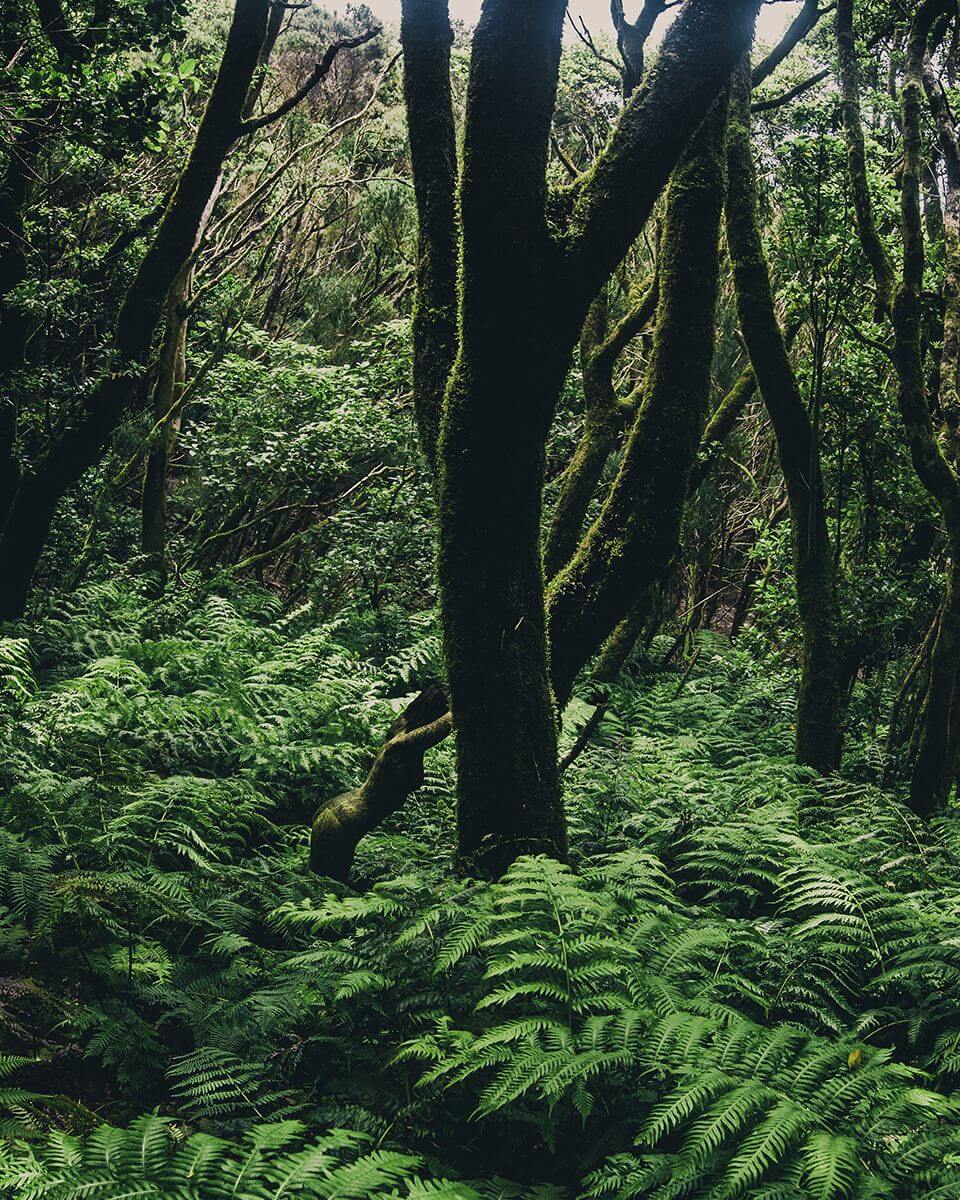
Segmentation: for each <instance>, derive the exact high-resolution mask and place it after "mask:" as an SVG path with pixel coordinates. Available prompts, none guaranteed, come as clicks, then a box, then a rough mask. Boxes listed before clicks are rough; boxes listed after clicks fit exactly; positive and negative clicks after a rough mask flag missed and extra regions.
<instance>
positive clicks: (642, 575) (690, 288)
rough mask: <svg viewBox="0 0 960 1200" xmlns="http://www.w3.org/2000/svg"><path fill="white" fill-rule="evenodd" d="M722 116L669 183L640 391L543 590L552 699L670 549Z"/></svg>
mask: <svg viewBox="0 0 960 1200" xmlns="http://www.w3.org/2000/svg"><path fill="white" fill-rule="evenodd" d="M725 121H726V102H725V100H724V101H722V102H719V101H718V103H717V104H716V106H715V109H714V111H713V112H712V113H711V114H710V115H709V116H708V117H707V119H706V120H705V122H704V124H703V127H702V129H701V130H700V132H699V133H698V135H697V136H696V138H695V139H694V140H693V142H691V144H690V146H689V147H688V149H687V152H686V154H685V156H684V158H683V160H682V162H681V163H680V165H679V166H678V168H677V170H676V171H675V173H674V177H673V179H672V180H671V183H670V190H669V195H668V200H667V209H666V216H665V218H664V228H663V235H662V238H661V252H660V298H659V305H658V311H657V326H656V334H655V340H654V349H653V356H652V359H651V364H650V370H649V374H648V377H647V381H646V385H645V390H644V398H643V401H642V403H641V405H640V408H639V411H638V413H637V417H636V419H635V421H634V424H633V427H632V429H631V430H630V433H629V436H628V438H627V443H626V445H625V447H624V451H623V457H622V461H621V464H620V470H619V472H618V474H617V477H616V479H615V480H614V482H613V484H612V486H611V489H610V492H609V494H608V496H607V498H606V500H605V502H604V505H603V508H602V509H601V512H600V515H599V516H598V517H597V520H596V521H595V522H594V524H593V525H592V526H591V528H590V530H589V531H588V532H587V534H586V536H585V537H584V540H583V542H582V544H581V546H580V548H579V550H578V551H577V553H576V555H575V556H574V558H573V559H572V560H571V561H570V563H568V564H567V566H566V567H565V568H564V569H563V570H562V571H561V572H560V574H559V575H558V576H557V578H556V579H555V580H553V582H552V583H551V585H550V590H549V599H548V604H549V612H550V639H551V644H552V646H553V662H552V669H553V682H554V687H555V688H556V693H557V698H558V700H559V701H560V703H561V704H563V703H565V702H566V701H567V699H569V697H570V694H571V691H572V688H573V683H574V680H575V679H576V676H577V674H578V673H579V671H580V670H581V669H582V667H583V666H584V664H585V663H586V662H588V661H589V659H590V658H592V657H593V655H594V654H595V653H596V652H597V651H598V650H599V649H600V647H601V646H602V645H603V643H604V641H605V640H606V639H607V638H608V637H609V636H610V634H611V633H612V632H613V630H614V629H615V628H616V626H617V625H618V623H619V622H620V621H621V620H622V618H623V617H624V615H625V614H626V613H627V612H628V611H629V610H630V608H631V607H632V605H633V603H634V602H635V600H636V599H637V597H638V595H639V594H641V593H642V592H643V591H645V590H646V589H647V588H649V587H650V586H651V585H652V584H653V583H654V582H655V581H656V580H657V579H658V578H659V577H660V576H661V574H662V573H663V572H664V571H665V570H666V569H667V568H668V566H669V564H670V562H671V561H672V559H673V555H674V552H675V550H676V545H677V537H678V534H679V530H680V519H681V516H682V513H683V507H684V502H685V500H686V497H687V484H688V480H689V477H690V474H691V471H692V469H693V465H694V461H695V459H696V454H697V450H698V448H699V446H700V440H701V437H702V434H703V428H704V424H705V422H706V417H707V396H708V393H709V384H710V366H711V363H712V360H713V329H714V317H715V303H716V294H717V286H718V269H719V268H718V233H719V221H720V213H721V210H722V206H723V134H724V128H725Z"/></svg>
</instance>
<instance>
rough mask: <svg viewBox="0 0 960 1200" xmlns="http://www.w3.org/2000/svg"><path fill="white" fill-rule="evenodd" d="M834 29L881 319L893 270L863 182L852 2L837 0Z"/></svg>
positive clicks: (859, 215)
mask: <svg viewBox="0 0 960 1200" xmlns="http://www.w3.org/2000/svg"><path fill="white" fill-rule="evenodd" d="M834 26H835V30H836V36H837V52H838V56H839V60H840V111H841V113H842V115H843V132H844V136H845V139H846V143H847V169H848V172H849V175H850V194H851V198H852V200H853V212H854V217H855V219H856V225H857V233H858V234H859V235H860V244H861V246H862V247H863V253H864V256H865V257H866V259H867V262H868V263H869V264H870V270H871V271H872V272H873V279H874V284H875V286H876V298H875V303H874V316H875V318H876V320H878V321H879V320H881V319H882V318H883V317H884V316H886V315H887V314H888V313H889V312H890V305H891V299H892V295H893V268H892V266H891V265H890V258H889V256H888V254H887V249H886V247H885V246H884V244H883V241H882V239H881V237H880V234H879V233H878V232H877V226H876V222H875V221H874V217H873V204H872V202H871V200H870V187H869V184H868V182H867V158H866V150H865V147H864V138H863V122H862V120H861V117H860V67H859V64H858V62H857V44H856V38H855V37H854V32H853V0H837V9H836V17H835V21H834Z"/></svg>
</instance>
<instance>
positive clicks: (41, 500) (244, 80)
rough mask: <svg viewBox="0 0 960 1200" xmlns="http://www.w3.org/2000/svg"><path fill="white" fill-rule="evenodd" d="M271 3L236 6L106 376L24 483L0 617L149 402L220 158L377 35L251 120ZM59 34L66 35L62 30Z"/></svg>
mask: <svg viewBox="0 0 960 1200" xmlns="http://www.w3.org/2000/svg"><path fill="white" fill-rule="evenodd" d="M270 12H271V0H237V3H236V5H235V8H234V11H233V17H232V20H231V24H230V29H229V32H228V35H227V41H226V45H225V47H224V51H223V57H222V60H221V63H220V68H219V71H218V73H217V77H216V81H215V83H214V85H213V89H212V91H211V94H210V98H209V101H208V103H207V106H206V109H205V110H204V114H203V117H202V119H201V121H200V124H199V127H198V129H197V134H196V138H195V140H194V143H193V146H192V149H191V151H190V155H189V158H188V161H187V163H186V166H185V168H184V170H183V173H182V175H181V176H180V178H179V179H178V181H177V184H176V186H175V188H174V190H173V194H172V196H171V198H170V202H169V204H168V205H167V206H166V208H165V209H164V210H163V213H162V216H161V218H160V220H159V224H158V226H157V230H156V233H155V235H154V236H153V239H152V241H151V243H150V245H149V247H148V249H147V251H146V253H145V254H144V256H143V258H142V260H141V262H140V264H139V267H138V269H137V272H136V274H135V276H134V279H133V281H132V282H131V284H130V286H129V288H128V290H127V292H126V295H125V296H124V299H123V302H122V304H121V306H120V309H119V312H118V314H117V319H116V325H115V331H114V336H113V346H112V353H111V358H110V363H109V369H108V371H107V372H106V373H105V374H104V375H103V376H102V377H101V378H100V379H99V381H98V382H96V384H95V385H94V386H93V388H92V390H91V393H90V395H89V396H88V398H87V399H86V401H85V403H84V405H83V407H82V410H81V411H80V412H79V414H78V415H77V416H76V417H75V419H74V420H73V422H72V424H70V425H69V426H68V427H67V428H66V429H65V430H64V431H63V433H62V434H61V436H60V437H59V438H58V440H56V441H55V442H54V444H53V445H51V446H50V447H49V449H48V450H47V452H46V454H45V455H44V457H43V458H42V460H41V461H40V462H38V463H37V464H36V465H35V466H34V467H33V469H32V470H31V472H30V473H29V474H26V475H25V476H23V477H22V478H21V479H19V480H18V485H17V488H16V491H15V493H14V494H13V495H12V498H11V500H10V503H9V506H8V509H7V511H6V512H5V513H2V514H0V517H2V518H3V525H2V535H0V571H2V583H0V619H7V620H9V619H12V618H16V617H18V616H21V615H22V613H23V611H24V608H25V605H26V602H27V598H28V595H29V589H30V584H31V581H32V579H33V575H34V571H35V570H36V566H37V563H38V561H39V558H40V554H41V552H42V550H43V547H44V545H45V543H46V541H47V537H48V535H49V531H50V524H51V521H52V520H53V516H54V513H55V512H56V509H57V506H58V505H59V503H60V501H61V499H62V498H63V496H64V495H65V494H66V492H67V491H68V490H69V489H70V488H71V487H72V486H73V485H74V484H76V483H77V481H78V480H79V479H80V478H81V477H82V476H83V475H84V473H85V472H86V471H87V470H89V469H90V467H91V466H93V465H94V464H95V463H96V462H97V461H98V459H99V458H100V456H101V454H102V453H103V451H104V448H105V447H106V446H107V445H108V443H109V441H110V438H111V436H112V435H113V433H114V431H115V430H116V428H117V426H118V425H119V423H120V422H121V420H122V419H123V418H124V416H125V415H126V414H127V413H128V412H129V410H130V408H131V406H133V405H134V404H136V403H137V402H139V401H140V399H141V398H142V396H143V393H144V390H145V387H146V383H147V372H148V368H149V365H150V358H151V351H152V347H153V338H154V332H155V330H156V327H157V324H158V322H159V320H160V317H161V315H162V313H163V310H164V305H165V302H166V298H167V294H168V292H169V290H170V288H171V286H172V284H173V283H174V281H175V280H176V279H177V277H178V276H180V275H181V273H182V272H183V271H184V268H185V267H186V265H187V263H188V261H189V259H190V256H191V255H192V254H193V251H194V248H195V246H196V242H197V237H198V235H199V233H200V231H201V229H202V227H203V223H204V220H205V217H206V216H208V215H209V211H210V207H211V204H212V202H213V200H214V198H215V195H216V191H217V187H218V181H219V179H220V174H221V170H222V167H223V163H224V160H225V158H226V156H227V154H228V152H229V151H230V149H231V148H232V147H233V145H234V144H235V143H236V142H237V141H238V139H240V138H242V137H244V136H246V135H249V134H250V133H253V132H255V131H256V130H257V129H259V128H262V127H263V126H264V125H266V124H268V123H270V122H271V121H273V120H276V119H277V118H278V117H280V116H282V115H283V114H284V113H286V112H288V111H289V110H290V108H292V107H293V106H294V105H295V104H296V103H298V102H299V101H300V100H302V99H303V98H304V97H305V96H306V95H308V94H309V92H310V91H311V90H312V89H313V88H314V87H315V86H316V84H317V83H318V82H319V81H320V80H321V79H322V78H323V77H324V75H325V74H326V72H327V71H328V70H329V67H330V64H331V63H332V61H333V58H334V57H335V55H336V54H337V53H338V52H339V50H341V49H343V48H344V47H345V46H353V45H357V44H360V42H362V41H367V40H369V38H371V37H373V36H374V35H375V33H376V32H377V31H376V30H375V29H374V30H370V31H368V32H367V33H365V34H362V35H360V37H359V38H358V39H347V40H343V41H340V42H337V43H334V44H333V45H331V46H330V47H329V48H328V50H327V52H326V54H325V55H324V57H323V59H321V61H320V62H318V63H317V65H316V68H315V69H314V71H313V72H312V73H311V75H310V76H309V77H308V78H307V79H306V80H305V81H304V82H303V84H302V85H301V87H300V88H298V90H297V91H296V92H295V93H294V94H293V95H292V96H291V97H288V99H287V100H285V101H284V102H283V103H282V104H281V105H279V106H278V108H277V109H275V110H274V111H272V112H270V113H265V114H263V115H261V116H257V117H253V116H245V112H246V107H247V104H248V98H249V95H250V89H251V85H252V84H253V82H254V80H255V78H256V76H257V72H258V70H259V69H260V68H261V67H262V66H263V61H264V59H263V52H264V44H265V39H266V38H267V36H268V26H269V21H270ZM54 28H55V29H56V30H57V33H58V35H62V28H63V26H62V24H61V23H60V22H59V21H58V22H57V23H55V25H54Z"/></svg>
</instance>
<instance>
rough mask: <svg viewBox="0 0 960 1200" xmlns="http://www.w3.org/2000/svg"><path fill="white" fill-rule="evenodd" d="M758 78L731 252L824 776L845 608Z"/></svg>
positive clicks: (731, 144) (802, 723)
mask: <svg viewBox="0 0 960 1200" xmlns="http://www.w3.org/2000/svg"><path fill="white" fill-rule="evenodd" d="M750 91H751V84H750V73H749V62H748V60H747V59H746V58H744V60H743V62H742V63H741V65H740V68H739V69H738V70H737V72H736V74H735V77H734V84H733V88H732V97H731V116H730V131H729V134H728V138H727V171H728V179H727V205H726V211H727V245H728V246H729V250H730V259H731V263H732V265H733V278H734V287H735V291H736V301H737V311H738V314H739V318H740V327H741V329H742V330H743V336H744V340H745V341H746V343H747V350H748V353H749V355H750V361H751V364H752V366H753V370H754V373H755V375H756V379H757V383H758V385H759V388H760V394H761V396H762V397H763V401H764V405H765V406H766V409H767V412H768V414H769V416H770V421H771V424H772V425H773V429H774V434H775V436H776V440H777V451H778V454H779V458H780V466H781V469H782V471H783V477H784V481H785V482H786V486H787V495H788V498H789V501H790V513H791V526H792V535H793V536H792V540H793V558H794V571H795V575H796V590H797V608H798V611H799V615H800V624H801V628H802V635H803V656H802V664H801V676H800V687H799V692H798V696H797V735H796V756H797V761H798V762H800V763H804V764H807V765H809V766H812V767H814V768H815V769H816V770H818V771H820V772H822V773H828V772H830V771H833V770H835V769H836V767H837V765H838V763H839V758H840V749H841V736H842V733H841V713H842V695H841V687H840V678H839V664H840V630H839V622H840V610H839V604H838V600H837V587H836V577H835V572H834V564H833V555H832V553H831V549H830V540H829V536H828V533H827V522H826V513H825V511H824V501H823V481H822V479H821V475H820V464H819V456H818V454H817V453H816V452H815V451H814V442H813V431H812V428H811V424H810V418H809V416H808V414H807V410H806V407H805V405H804V403H803V400H802V398H801V396H800V391H799V388H798V386H797V381H796V378H795V376H794V373H793V368H792V367H791V365H790V359H789V356H788V354H787V349H786V345H785V342H784V337H783V333H782V331H781V329H780V324H779V322H778V320H777V316H776V312H775V309H774V303H773V294H772V291H771V288H770V275H769V271H768V269H767V263H766V259H765V257H764V253H763V243H762V239H761V236H760V230H759V225H758V215H757V184H756V172H755V168H754V164H753V153H752V150H751V146H750Z"/></svg>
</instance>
